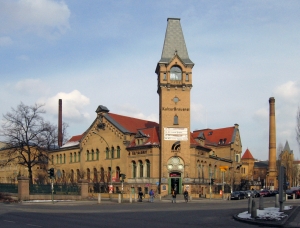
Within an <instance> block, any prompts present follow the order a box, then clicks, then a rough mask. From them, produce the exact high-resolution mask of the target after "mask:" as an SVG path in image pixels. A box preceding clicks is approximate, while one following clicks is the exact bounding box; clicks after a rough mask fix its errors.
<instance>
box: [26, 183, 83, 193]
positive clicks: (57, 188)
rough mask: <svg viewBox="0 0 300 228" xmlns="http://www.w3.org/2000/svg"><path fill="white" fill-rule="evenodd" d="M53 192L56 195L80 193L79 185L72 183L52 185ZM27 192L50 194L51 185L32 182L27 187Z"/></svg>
mask: <svg viewBox="0 0 300 228" xmlns="http://www.w3.org/2000/svg"><path fill="white" fill-rule="evenodd" d="M53 190H54V192H53V194H56V195H80V190H81V189H80V186H78V185H74V184H64V185H53ZM29 192H30V194H31V195H33V194H51V185H50V184H47V185H38V184H33V185H30V187H29Z"/></svg>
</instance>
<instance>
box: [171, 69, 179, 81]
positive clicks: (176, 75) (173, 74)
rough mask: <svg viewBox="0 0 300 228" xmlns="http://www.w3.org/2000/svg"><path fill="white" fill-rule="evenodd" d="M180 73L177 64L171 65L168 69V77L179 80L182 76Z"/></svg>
mask: <svg viewBox="0 0 300 228" xmlns="http://www.w3.org/2000/svg"><path fill="white" fill-rule="evenodd" d="M181 75H182V71H181V69H180V67H179V66H173V67H172V68H171V71H170V79H171V80H173V81H180V80H181V77H182V76H181Z"/></svg>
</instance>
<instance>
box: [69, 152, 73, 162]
mask: <svg viewBox="0 0 300 228" xmlns="http://www.w3.org/2000/svg"><path fill="white" fill-rule="evenodd" d="M72 162H73V161H72V153H70V163H72Z"/></svg>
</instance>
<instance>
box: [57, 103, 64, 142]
mask: <svg viewBox="0 0 300 228" xmlns="http://www.w3.org/2000/svg"><path fill="white" fill-rule="evenodd" d="M62 141H63V138H62V99H59V100H58V146H59V147H61V146H62Z"/></svg>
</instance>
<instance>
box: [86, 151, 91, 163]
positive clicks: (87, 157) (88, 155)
mask: <svg viewBox="0 0 300 228" xmlns="http://www.w3.org/2000/svg"><path fill="white" fill-rule="evenodd" d="M86 160H87V161H89V160H90V151H89V150H87V151H86Z"/></svg>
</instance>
